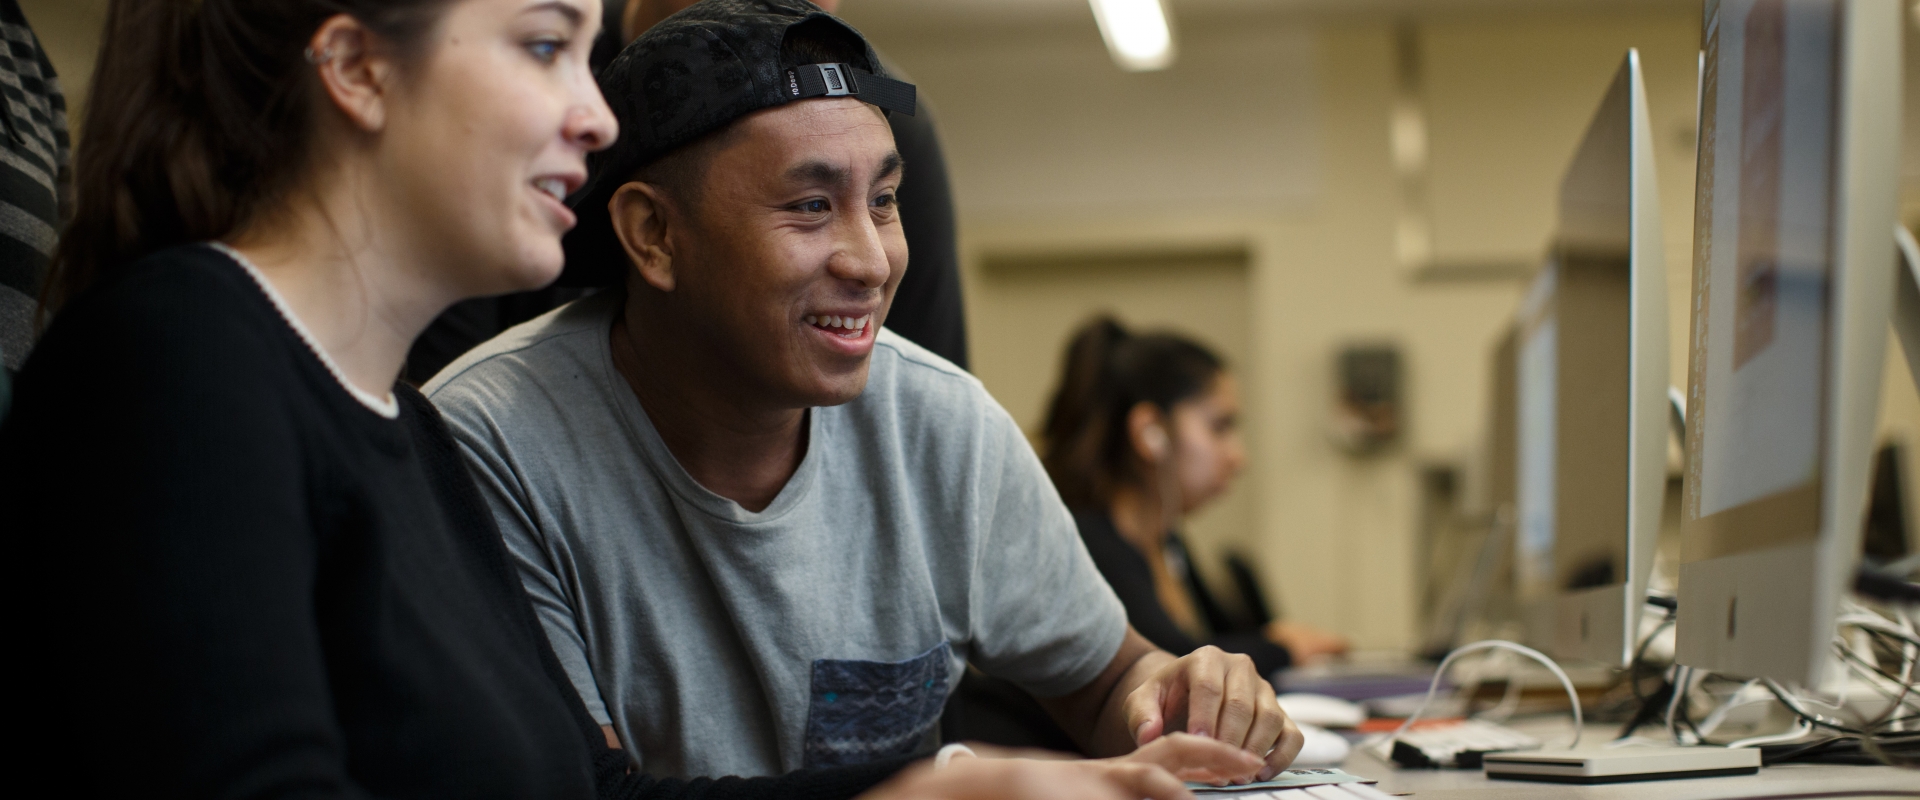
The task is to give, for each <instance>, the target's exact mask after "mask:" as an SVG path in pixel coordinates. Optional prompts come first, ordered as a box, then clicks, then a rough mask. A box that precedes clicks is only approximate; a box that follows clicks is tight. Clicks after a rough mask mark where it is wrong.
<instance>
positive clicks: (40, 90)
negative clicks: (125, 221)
mask: <svg viewBox="0 0 1920 800" xmlns="http://www.w3.org/2000/svg"><path fill="white" fill-rule="evenodd" d="M0 39H5V40H6V50H5V52H0V86H4V88H5V91H4V94H5V97H6V108H4V109H0V132H3V133H4V134H5V135H4V136H0V363H4V365H5V367H6V369H7V371H9V372H18V371H19V370H20V366H21V365H22V364H25V363H26V360H27V353H28V351H30V350H32V349H33V328H34V312H35V309H36V308H37V307H38V305H39V298H40V284H41V282H42V281H43V280H45V278H46V274H47V265H48V263H49V262H50V261H51V259H52V258H53V248H54V245H55V244H56V243H57V242H58V241H59V238H60V226H61V222H62V220H65V219H66V217H67V211H68V206H69V204H70V203H71V202H72V201H71V197H70V195H71V194H72V187H71V184H72V175H71V168H72V167H71V161H70V159H69V153H68V135H67V99H66V97H65V96H63V95H62V94H61V93H60V81H59V80H58V79H57V78H55V77H54V74H53V62H51V61H48V60H47V54H46V53H45V52H44V51H42V50H41V49H40V40H39V39H38V38H36V37H35V36H34V35H33V30H32V29H31V28H29V27H27V17H26V15H25V14H23V13H21V12H20V4H19V3H17V2H15V0H0ZM0 413H4V410H0Z"/></svg>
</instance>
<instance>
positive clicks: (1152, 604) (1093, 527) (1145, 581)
mask: <svg viewBox="0 0 1920 800" xmlns="http://www.w3.org/2000/svg"><path fill="white" fill-rule="evenodd" d="M1073 521H1074V523H1075V524H1076V525H1078V526H1079V528H1080V539H1081V540H1082V541H1084V542H1086V543H1087V552H1088V553H1089V554H1090V555H1092V556H1093V563H1094V566H1096V567H1099V568H1100V574H1101V575H1104V576H1106V578H1107V583H1108V584H1110V585H1111V586H1113V592H1114V594H1117V595H1119V596H1120V604H1121V605H1123V606H1126V607H1127V621H1128V622H1131V623H1133V628H1134V630H1137V631H1139V632H1140V635H1141V636H1145V637H1147V641H1149V642H1153V643H1154V644H1155V645H1157V646H1159V647H1160V648H1161V649H1163V650H1166V651H1167V652H1169V653H1172V654H1174V655H1186V654H1187V653H1191V652H1193V651H1194V650H1197V649H1199V648H1200V647H1201V646H1203V645H1209V644H1210V645H1213V646H1215V647H1218V648H1220V649H1222V650H1225V651H1227V652H1229V653H1245V654H1246V655H1248V656H1250V657H1252V658H1253V664H1254V666H1255V667H1257V668H1259V670H1260V674H1261V675H1266V676H1269V677H1271V676H1272V675H1273V673H1274V672H1275V671H1276V670H1280V669H1285V668H1286V667H1288V666H1289V665H1291V664H1292V663H1293V656H1292V655H1291V654H1290V653H1288V652H1287V649H1286V648H1284V647H1281V646H1280V645H1277V644H1274V643H1273V642H1271V641H1269V640H1268V639H1267V637H1266V635H1265V634H1264V633H1262V632H1261V631H1259V630H1245V631H1224V632H1223V631H1222V630H1221V628H1223V627H1225V626H1224V625H1223V624H1222V623H1223V621H1225V620H1226V619H1227V617H1226V615H1225V614H1224V613H1223V611H1222V609H1221V605H1220V602H1219V600H1218V599H1217V598H1215V597H1214V596H1213V593H1212V592H1211V591H1209V590H1208V589H1207V586H1206V583H1205V582H1204V581H1202V580H1200V577H1199V575H1198V574H1197V573H1196V572H1195V571H1194V570H1193V565H1192V563H1191V562H1189V563H1188V564H1187V565H1186V566H1187V568H1186V570H1185V572H1186V574H1185V575H1182V576H1181V577H1182V578H1183V579H1184V580H1185V581H1186V584H1187V591H1188V592H1189V593H1191V594H1192V595H1193V599H1194V604H1195V605H1196V606H1197V607H1198V608H1199V610H1200V612H1201V614H1203V615H1204V616H1206V617H1207V618H1208V619H1207V622H1208V624H1209V625H1211V626H1213V627H1214V630H1215V633H1214V636H1213V638H1211V639H1208V640H1207V641H1200V640H1198V639H1195V638H1193V636H1192V635H1191V634H1189V633H1187V631H1186V630H1185V629H1183V628H1181V627H1180V625H1179V624H1178V623H1175V622H1174V621H1173V617H1171V616H1168V615H1167V610H1166V608H1165V607H1163V606H1161V605H1160V595H1159V593H1158V592H1155V591H1154V588H1153V572H1152V570H1151V569H1150V568H1149V567H1148V566H1147V559H1146V557H1145V556H1143V555H1141V554H1140V551H1139V550H1136V549H1134V547H1133V545H1131V544H1128V543H1127V541H1126V540H1125V539H1122V538H1120V530H1119V529H1118V528H1115V527H1114V525H1113V518H1112V517H1110V516H1108V515H1107V512H1105V511H1101V510H1093V509H1081V510H1079V511H1076V512H1074V515H1073ZM1171 541H1172V542H1173V543H1174V546H1176V547H1179V548H1180V552H1181V554H1182V555H1183V556H1184V554H1185V550H1186V547H1185V545H1184V544H1183V543H1180V540H1179V537H1178V536H1177V535H1175V536H1172V537H1171Z"/></svg>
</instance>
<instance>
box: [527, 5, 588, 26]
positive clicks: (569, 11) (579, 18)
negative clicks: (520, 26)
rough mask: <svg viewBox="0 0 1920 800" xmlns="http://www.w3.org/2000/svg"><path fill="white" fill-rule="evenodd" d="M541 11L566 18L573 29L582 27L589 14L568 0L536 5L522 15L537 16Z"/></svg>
mask: <svg viewBox="0 0 1920 800" xmlns="http://www.w3.org/2000/svg"><path fill="white" fill-rule="evenodd" d="M541 11H553V12H556V13H558V14H560V15H561V16H563V17H566V18H567V21H568V22H571V23H573V27H575V28H578V27H580V23H582V22H584V21H586V19H587V13H586V12H585V11H581V10H580V7H579V6H576V5H574V4H573V3H570V2H567V0H545V2H540V3H535V4H533V5H530V6H527V7H526V8H523V9H521V10H520V13H522V14H537V13H539V12H541Z"/></svg>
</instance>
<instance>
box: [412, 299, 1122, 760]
mask: <svg viewBox="0 0 1920 800" xmlns="http://www.w3.org/2000/svg"><path fill="white" fill-rule="evenodd" d="M619 299H620V298H619V293H618V292H608V293H603V294H601V295H597V296H594V297H590V298H587V299H585V300H581V301H578V302H575V303H573V304H571V305H568V306H565V307H562V308H560V309H559V310H557V311H554V312H552V313H550V314H547V315H546V316H543V317H541V318H539V319H536V320H534V321H532V322H529V323H527V324H525V325H521V326H519V327H517V328H514V329H512V330H510V331H508V332H506V333H504V334H502V335H501V336H499V337H498V338H496V339H494V340H492V341H490V342H488V343H486V344H484V345H481V346H480V347H479V348H477V349H475V350H474V351H473V352H471V353H468V354H467V355H466V356H464V357H462V358H461V359H459V360H458V361H455V362H454V363H453V364H452V365H451V366H449V367H447V369H446V370H445V371H444V372H442V373H441V374H440V375H439V376H437V377H435V378H434V379H433V381H431V382H429V383H428V384H427V386H426V393H427V396H428V397H430V398H432V400H433V402H434V404H435V405H437V406H439V408H440V410H441V411H442V413H444V414H445V415H446V418H447V422H448V423H449V424H450V425H451V426H452V427H453V431H454V435H455V436H456V437H457V438H458V440H459V441H460V444H461V446H462V448H463V449H464V451H465V454H466V456H467V457H468V459H469V463H470V466H471V467H472V469H473V472H474V475H475V478H476V480H477V481H478V483H479V485H480V491H481V494H482V495H484V496H485V497H486V498H487V501H488V503H489V505H490V506H491V507H492V510H493V513H494V518H495V519H496V520H498V522H499V525H500V529H501V533H502V534H503V535H504V536H505V537H506V541H507V546H508V548H509V549H510V551H511V552H512V554H513V557H514V558H515V560H516V561H517V563H518V566H519V568H520V570H521V577H522V579H523V581H524V583H525V584H526V588H527V592H528V594H529V595H530V596H531V598H532V600H533V605H534V608H535V610H536V611H537V612H538V613H539V616H540V619H541V621H542V622H543V623H544V624H545V626H546V629H547V637H548V638H549V639H550V640H551V641H552V642H553V647H554V650H555V652H556V653H557V654H558V655H559V657H560V662H561V663H562V664H563V665H565V667H566V669H567V671H568V672H569V673H570V675H571V677H572V679H573V682H574V686H575V687H576V688H577V689H579V691H580V695H581V698H582V699H583V700H585V701H586V704H587V707H588V709H589V710H590V711H592V713H593V714H594V716H595V717H596V718H597V719H599V720H600V721H601V722H602V723H603V724H605V723H608V722H611V723H612V724H613V725H614V727H615V728H616V729H617V730H618V731H619V733H620V737H621V740H622V741H624V742H626V743H627V744H628V746H629V747H630V748H632V750H633V751H634V752H633V755H634V757H635V758H636V760H637V761H638V763H639V765H640V767H641V768H643V769H645V770H646V771H647V772H649V773H652V774H655V775H659V776H663V777H666V776H672V777H695V776H718V775H746V776H754V775H773V774H779V773H782V772H786V771H790V770H793V769H797V768H800V767H803V766H825V765H832V764H843V763H858V762H863V761H869V760H873V759H876V758H882V757H886V756H890V755H897V754H907V753H912V752H916V751H921V750H923V749H926V748H928V747H930V746H931V745H932V744H933V743H934V742H935V737H936V735H937V730H936V727H937V722H938V720H939V716H940V711H941V708H942V706H943V704H944V703H945V701H946V699H947V695H948V694H949V692H950V690H951V689H952V687H954V686H955V685H957V683H958V681H959V677H960V674H961V670H963V669H964V668H965V665H966V663H967V662H969V661H971V662H972V663H973V664H974V665H976V666H978V667H979V668H981V669H982V670H984V671H986V672H988V673H990V674H992V675H995V676H998V677H1002V678H1006V679H1008V680H1011V681H1013V682H1014V683H1017V684H1019V685H1021V686H1023V687H1024V688H1026V689H1027V690H1028V691H1031V692H1033V693H1034V694H1036V695H1040V696H1057V695H1061V694H1066V693H1068V692H1071V691H1073V690H1075V689H1078V688H1080V687H1082V686H1085V685H1086V684H1088V683H1089V682H1091V681H1092V680H1093V679H1094V678H1095V677H1096V676H1098V675H1099V673H1100V671H1101V670H1102V669H1103V668H1104V667H1105V666H1106V665H1107V663H1108V662H1109V661H1111V660H1112V658H1113V656H1114V654H1115V653H1116V652H1118V650H1119V647H1120V642H1121V639H1122V638H1123V637H1124V636H1125V631H1126V612H1125V611H1124V610H1123V609H1122V607H1121V605H1120V602H1119V600H1118V599H1117V598H1115V597H1114V594H1113V591H1112V589H1110V588H1109V587H1108V586H1107V584H1106V581H1105V580H1103V579H1102V578H1101V576H1100V573H1099V572H1098V571H1097V570H1096V569H1095V568H1094V565H1093V561H1092V560H1091V559H1090V558H1089V557H1088V556H1087V552H1086V548H1085V546H1084V545H1082V544H1081V542H1080V537H1079V535H1078V534H1077V533H1076V532H1075V530H1074V526H1073V519H1072V517H1071V516H1070V515H1069V514H1068V513H1067V509H1066V507H1065V506H1064V505H1062V504H1061V502H1060V498H1059V496H1058V495H1057V494H1056V493H1055V492H1054V489H1053V484H1052V483H1051V482H1050V481H1049V480H1048V479H1047V475H1046V473H1045V471H1044V470H1043V469H1042V468H1041V466H1040V462H1039V459H1037V458H1036V457H1035V456H1034V454H1033V450H1032V448H1031V447H1030V446H1029V445H1028V444H1027V441H1026V439H1025V437H1023V436H1022V435H1021V433H1020V430H1019V428H1018V426H1016V425H1015V424H1014V422H1013V420H1012V418H1010V417H1008V416H1007V413H1006V412H1005V411H1004V410H1003V409H1001V407H1000V406H999V404H998V403H995V402H994V400H993V398H992V397H990V396H989V395H988V394H987V392H986V390H985V389H984V388H983V387H982V386H981V385H980V382H979V381H977V380H975V379H974V378H973V376H971V375H968V374H967V373H965V372H963V371H961V370H959V369H957V368H955V367H954V366H953V365H951V364H949V363H947V362H946V361H944V360H942V359H941V358H940V357H939V356H936V355H933V354H932V353H929V352H927V351H926V350H923V349H921V348H920V347H918V346H916V345H914V344H913V343H911V342H909V341H907V340H906V339H904V338H901V337H899V336H898V335H895V334H893V333H891V332H889V331H885V330H882V331H881V332H880V334H879V338H878V341H877V343H876V346H875V347H874V350H873V358H872V367H871V370H870V373H869V378H868V382H867V388H866V391H865V392H864V393H863V394H862V395H861V396H860V397H859V398H858V399H856V400H854V401H853V402H851V403H847V404H845V405H841V406H834V407H829V408H814V409H811V410H810V411H809V412H808V419H807V425H808V439H807V442H808V444H807V453H806V456H805V458H804V459H803V460H802V462H801V464H800V467H799V469H798V471H796V472H795V473H794V475H793V477H792V478H791V479H790V480H788V482H787V485H786V486H785V487H784V488H782V489H781V491H780V494H779V496H778V497H776V498H775V499H774V501H773V503H772V505H769V506H768V507H767V508H766V509H765V510H763V511H760V512H757V513H755V512H750V511H747V510H745V509H743V508H741V507H740V506H739V505H738V504H736V503H734V502H733V501H731V500H728V499H726V498H723V497H720V496H719V495H716V494H714V493H712V492H710V491H708V490H706V489H705V488H704V487H702V486H700V485H699V484H698V483H697V482H695V481H694V480H693V478H692V477H691V476H689V475H688V474H687V473H686V471H685V470H684V469H682V468H681V467H680V464H679V462H677V461H675V460H674V458H673V455H672V453H671V452H670V451H669V450H668V449H667V447H666V444H665V443H664V442H662V441H661V439H660V436H659V434H658V433H657V432H656V431H655V430H654V427H653V424H652V423H651V421H650V420H649V419H648V417H647V414H646V411H645V410H644V409H643V408H642V407H641V406H640V403H639V401H638V400H636V399H635V398H634V396H633V392H632V390H631V389H629V388H628V387H627V385H626V383H625V382H624V380H623V379H622V378H621V377H620V375H619V374H618V373H617V372H615V371H614V368H613V357H612V353H611V350H610V348H609V345H608V332H609V331H610V330H611V326H612V323H613V318H614V315H615V314H616V313H617V312H618V310H619V305H618V303H619Z"/></svg>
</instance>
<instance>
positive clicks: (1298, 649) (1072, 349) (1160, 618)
mask: <svg viewBox="0 0 1920 800" xmlns="http://www.w3.org/2000/svg"><path fill="white" fill-rule="evenodd" d="M1239 414H1240V398H1239V389H1238V387H1237V385H1236V383H1235V381H1234V378H1233V374H1232V373H1231V372H1229V371H1228V370H1227V368H1226V364H1225V363H1224V362H1223V361H1221V359H1220V357H1219V356H1217V355H1215V354H1214V353H1213V351H1211V350H1208V349H1207V348H1206V347H1205V346H1204V345H1201V344H1199V343H1198V342H1195V341H1193V340H1191V339H1188V338H1186V337H1183V336H1179V335H1176V334H1171V333H1146V334H1136V333H1133V332H1131V331H1128V330H1127V329H1126V328H1125V327H1123V326H1121V324H1120V323H1119V322H1118V321H1116V320H1114V319H1112V318H1111V317H1100V318H1096V319H1094V320H1092V321H1090V322H1088V323H1087V324H1086V325H1084V326H1083V327H1081V328H1080V329H1079V331H1078V332H1077V333H1075V335H1074V337H1073V339H1072V341H1071V342H1070V343H1069V344H1068V346H1067V358H1066V368H1065V369H1064V370H1063V372H1062V375H1061V379H1060V387H1059V389H1058V390H1057V391H1056V392H1055V394H1054V396H1053V401H1052V403H1051V405H1050V406H1049V408H1048V411H1047V419H1046V425H1045V427H1044V429H1043V430H1042V433H1041V438H1042V444H1041V449H1042V455H1041V461H1042V463H1043V464H1045V465H1046V468H1047V474H1048V475H1049V476H1051V477H1052V478H1053V483H1054V487H1055V488H1057V489H1059V490H1060V496H1061V499H1063V500H1065V501H1066V503H1067V506H1068V507H1069V508H1072V509H1073V510H1074V521H1075V522H1076V523H1078V525H1079V527H1080V536H1081V538H1082V539H1084V540H1085V541H1086V543H1087V550H1088V551H1089V552H1090V553H1092V554H1093V560H1094V563H1095V564H1096V565H1098V566H1099V568H1100V572H1101V573H1102V574H1103V575H1105V576H1106V578H1107V581H1108V583H1111V584H1112V585H1113V588H1114V591H1115V592H1116V593H1118V594H1119V595H1120V600H1121V603H1122V604H1124V605H1125V606H1126V607H1127V618H1128V620H1129V621H1131V622H1132V623H1133V626H1134V627H1135V628H1136V629H1138V630H1139V631H1140V633H1141V634H1142V635H1144V636H1146V637H1147V638H1148V639H1149V640H1151V641H1152V642H1153V643H1154V644H1157V645H1159V646H1161V647H1163V648H1166V649H1167V650H1168V651H1169V652H1174V653H1184V652H1187V651H1189V650H1192V649H1193V648H1196V647H1199V646H1200V645H1203V644H1213V645H1216V646H1218V647H1220V649H1222V650H1226V651H1228V652H1234V653H1245V654H1247V655H1249V656H1252V657H1253V659H1254V662H1255V663H1256V664H1257V665H1259V667H1260V669H1261V672H1263V673H1269V674H1270V673H1271V672H1272V671H1273V670H1276V669H1279V668H1281V667H1284V666H1287V665H1289V664H1292V663H1295V662H1299V661H1306V660H1314V659H1319V658H1323V657H1325V656H1328V655H1332V654H1337V653H1340V652H1344V651H1345V650H1346V647H1347V644H1346V640H1344V639H1342V638H1341V637H1339V636H1336V635H1332V634H1328V633H1325V632H1322V631H1319V630H1316V629H1314V628H1311V627H1309V626H1306V625H1300V624H1297V623H1292V622H1288V621H1284V620H1275V621H1273V622H1271V623H1269V624H1268V625H1267V626H1266V627H1265V628H1264V629H1259V630H1251V631H1228V630H1215V629H1213V628H1214V626H1212V625H1210V623H1209V620H1208V618H1209V617H1210V616H1217V615H1212V614H1208V613H1206V610H1207V607H1209V606H1217V604H1215V603H1214V601H1213V599H1212V597H1211V596H1210V595H1209V594H1208V593H1207V590H1206V586H1205V585H1204V584H1201V583H1200V582H1199V581H1197V580H1194V579H1193V573H1192V572H1191V571H1190V570H1187V569H1183V568H1182V567H1181V565H1180V564H1179V563H1178V562H1179V561H1181V560H1184V559H1181V558H1173V559H1170V558H1168V555H1169V550H1170V549H1173V552H1174V553H1177V554H1181V555H1184V547H1182V546H1181V545H1180V544H1179V540H1178V538H1177V534H1176V533H1175V531H1176V529H1177V528H1178V526H1179V523H1180V521H1181V520H1182V519H1185V518H1186V517H1187V516H1188V515H1189V514H1192V513H1193V512H1194V511H1195V510H1197V509H1199V508H1201V507H1203V506H1204V505H1206V504H1207V503H1208V502H1211V501H1212V500H1214V499H1215V498H1217V497H1219V496H1220V495H1221V494H1222V493H1224V492H1225V491H1226V490H1227V487H1228V486H1229V485H1231V484H1232V482H1233V479H1234V478H1235V477H1236V476H1237V475H1239V473H1240V470H1241V468H1242V467H1243V466H1244V465H1245V463H1246V450H1245V448H1244V447H1243V446H1242V445H1241V443H1240V435H1239V429H1238V425H1239Z"/></svg>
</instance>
